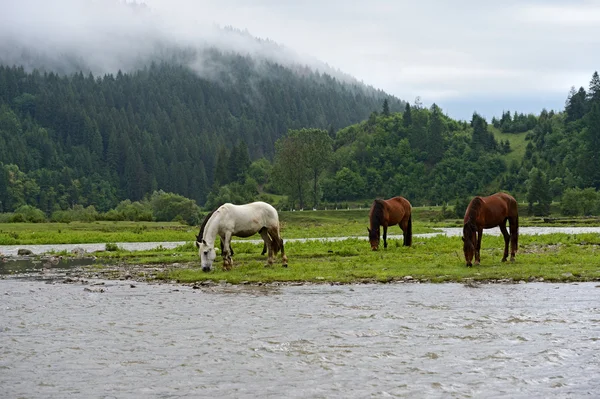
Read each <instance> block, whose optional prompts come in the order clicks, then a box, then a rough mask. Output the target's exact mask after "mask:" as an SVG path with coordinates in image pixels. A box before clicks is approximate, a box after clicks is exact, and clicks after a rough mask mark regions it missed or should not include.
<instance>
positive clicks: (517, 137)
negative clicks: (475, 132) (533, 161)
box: [489, 126, 528, 165]
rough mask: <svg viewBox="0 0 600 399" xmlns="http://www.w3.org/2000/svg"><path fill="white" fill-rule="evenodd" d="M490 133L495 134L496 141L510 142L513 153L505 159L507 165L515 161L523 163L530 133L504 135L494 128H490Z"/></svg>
mask: <svg viewBox="0 0 600 399" xmlns="http://www.w3.org/2000/svg"><path fill="white" fill-rule="evenodd" d="M489 129H490V131H491V132H493V133H494V137H495V138H496V140H498V141H500V140H502V141H506V140H507V139H508V141H509V142H510V148H511V149H512V151H511V152H509V153H508V154H506V155H505V156H504V157H505V159H506V163H507V165H510V163H511V162H512V161H513V160H514V161H521V160H522V159H523V155H525V147H527V141H526V140H525V136H527V133H528V132H525V133H502V132H501V131H500V130H498V129H496V128H495V127H493V126H490V127H489Z"/></svg>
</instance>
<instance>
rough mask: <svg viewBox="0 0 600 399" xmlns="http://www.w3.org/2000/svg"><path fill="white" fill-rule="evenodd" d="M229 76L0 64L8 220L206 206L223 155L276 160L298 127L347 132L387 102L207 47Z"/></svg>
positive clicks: (0, 137) (1, 155)
mask: <svg viewBox="0 0 600 399" xmlns="http://www.w3.org/2000/svg"><path fill="white" fill-rule="evenodd" d="M205 57H211V59H212V61H213V63H214V64H215V65H226V66H227V68H221V69H220V73H221V76H220V77H218V78H213V79H211V80H208V79H205V78H202V77H200V76H198V75H197V74H196V73H194V72H193V71H192V70H190V69H189V68H188V67H185V66H183V65H182V64H174V63H173V64H167V63H162V64H151V65H149V66H148V67H147V68H144V69H142V70H138V71H136V72H133V73H122V72H118V73H117V74H116V75H105V76H97V77H96V76H93V75H91V74H88V75H84V74H83V73H81V72H80V73H75V74H71V75H58V74H56V73H53V72H40V71H36V70H34V71H32V72H26V71H25V70H24V69H23V68H22V67H19V66H6V65H0V212H11V211H13V210H15V209H17V208H18V207H19V206H21V205H25V204H26V205H31V206H35V207H37V208H39V209H41V210H42V211H44V212H45V213H46V214H50V213H51V212H53V211H55V210H58V209H63V210H64V209H66V208H69V207H72V206H74V205H81V206H84V207H87V206H90V205H93V206H94V207H95V208H96V209H97V210H99V211H102V212H105V211H107V210H109V209H112V208H114V207H115V206H116V205H117V204H118V203H119V202H120V201H123V200H125V199H130V200H132V201H138V200H141V199H143V198H144V196H145V195H148V194H151V193H152V192H154V191H157V190H164V191H166V192H172V193H177V194H180V195H183V196H185V197H188V198H190V199H193V200H194V201H196V202H197V203H198V204H204V203H205V201H206V198H207V195H208V193H209V191H210V187H212V186H213V185H214V184H219V183H220V181H219V180H220V179H222V177H221V176H215V172H216V171H217V169H218V165H217V163H218V161H219V159H218V155H219V154H223V153H227V154H229V155H230V153H231V152H232V149H233V148H240V149H242V151H241V152H242V153H243V156H245V157H247V158H248V159H251V160H254V159H259V158H262V157H265V158H267V159H270V158H272V157H273V155H274V143H275V141H276V140H277V139H278V138H280V137H281V136H282V135H284V134H285V133H286V132H287V131H288V130H289V129H296V128H302V127H306V126H310V127H316V128H322V129H328V130H332V131H334V130H337V129H339V128H341V127H344V126H348V125H350V124H353V123H357V122H359V121H361V120H363V119H365V118H366V117H368V115H369V114H370V113H371V112H372V110H373V109H375V108H376V107H379V106H380V104H381V102H382V101H383V100H384V99H387V100H388V101H389V102H390V104H391V107H392V108H393V109H395V110H401V109H402V106H403V104H404V103H403V102H401V101H400V100H398V99H396V98H394V97H392V96H389V95H387V94H385V93H383V92H382V91H379V90H374V89H373V88H370V87H367V86H365V85H361V84H359V83H357V82H345V81H340V80H337V79H336V78H333V77H331V76H330V75H327V74H321V73H318V72H313V71H311V70H309V69H302V68H298V69H297V70H292V69H290V68H286V67H283V66H281V65H278V64H276V63H270V62H268V61H257V60H254V59H251V58H249V57H243V56H241V55H238V54H231V53H221V52H219V51H217V50H215V49H212V50H209V51H207V54H205Z"/></svg>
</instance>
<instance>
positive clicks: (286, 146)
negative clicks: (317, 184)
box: [272, 135, 310, 209]
mask: <svg viewBox="0 0 600 399" xmlns="http://www.w3.org/2000/svg"><path fill="white" fill-rule="evenodd" d="M309 173H310V171H309V169H308V165H307V164H306V161H305V159H304V153H303V151H302V144H301V141H300V138H299V137H298V136H297V135H288V136H287V137H282V138H280V139H279V140H277V142H276V143H275V160H274V162H273V176H272V177H273V180H274V181H275V183H276V184H277V185H278V186H279V187H281V189H282V191H283V192H284V193H286V194H288V196H289V197H291V198H290V199H291V200H292V201H293V202H296V201H298V202H299V206H300V208H301V209H303V208H304V201H305V192H306V185H307V182H308V178H309V176H310V175H309Z"/></svg>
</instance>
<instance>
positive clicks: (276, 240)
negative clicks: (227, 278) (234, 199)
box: [196, 202, 287, 272]
mask: <svg viewBox="0 0 600 399" xmlns="http://www.w3.org/2000/svg"><path fill="white" fill-rule="evenodd" d="M256 233H259V234H260V235H261V237H262V239H263V241H264V243H265V245H266V247H267V249H268V253H269V254H268V257H269V258H268V264H269V265H272V264H273V261H274V258H275V255H277V253H278V252H279V251H281V258H282V261H283V266H284V267H286V266H287V256H285V250H284V247H283V239H282V238H281V235H280V233H279V216H278V215H277V210H276V209H275V208H273V207H272V206H271V205H269V204H267V203H265V202H252V203H250V204H246V205H233V204H229V203H227V204H224V205H221V206H220V207H219V208H217V209H216V210H215V211H213V212H212V213H211V214H209V215H208V216H207V217H206V219H205V221H204V222H203V223H202V226H201V227H200V234H198V235H197V236H196V246H197V247H198V255H199V256H200V262H201V264H202V270H203V271H205V272H209V271H211V270H212V264H213V261H214V260H215V258H216V256H217V255H216V252H215V248H214V245H215V239H216V237H217V235H218V236H219V237H220V238H221V245H222V256H223V268H224V269H225V270H229V269H231V267H232V266H233V260H232V259H231V256H232V251H231V237H232V236H236V237H250V236H251V235H254V234H256Z"/></svg>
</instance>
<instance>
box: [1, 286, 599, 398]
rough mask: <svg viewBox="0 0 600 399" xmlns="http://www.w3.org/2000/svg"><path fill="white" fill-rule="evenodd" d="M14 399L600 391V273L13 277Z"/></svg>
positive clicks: (10, 365) (8, 347)
mask: <svg viewBox="0 0 600 399" xmlns="http://www.w3.org/2000/svg"><path fill="white" fill-rule="evenodd" d="M0 295H1V297H2V310H1V311H0V342H1V343H0V387H1V390H2V392H3V395H2V397H6V398H18V397H26V398H65V397H77V398H81V397H94V398H140V397H144V398H174V397H177V398H182V397H185V398H188V397H189V398H256V397H261V398H282V397H286V398H369V397H376V398H382V397H410V398H422V397H444V398H448V397H456V398H470V397H485V398H495V397H510V398H532V397H534V398H547V397H561V398H567V397H568V398H576V397H598V392H600V378H598V375H599V373H600V285H599V284H598V283H579V284H564V283H563V284H554V283H527V284H483V285H480V286H478V287H477V288H474V287H470V286H466V285H462V284H414V283H398V284H388V285H383V284H382V285H347V286H330V285H304V286H269V287H265V286H262V287H260V286H244V285H240V286H228V285H220V286H214V287H201V288H200V289H194V288H192V287H190V286H180V285H169V284H162V285H158V284H146V283H137V282H133V283H132V282H127V281H100V280H98V281H95V280H92V281H90V282H89V283H87V284H81V283H78V284H64V283H60V282H58V281H52V280H50V281H46V282H44V281H38V280H32V279H24V280H23V279H11V278H9V279H3V280H0Z"/></svg>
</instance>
